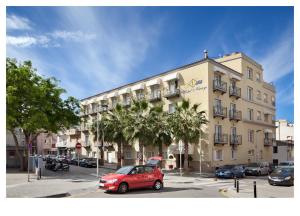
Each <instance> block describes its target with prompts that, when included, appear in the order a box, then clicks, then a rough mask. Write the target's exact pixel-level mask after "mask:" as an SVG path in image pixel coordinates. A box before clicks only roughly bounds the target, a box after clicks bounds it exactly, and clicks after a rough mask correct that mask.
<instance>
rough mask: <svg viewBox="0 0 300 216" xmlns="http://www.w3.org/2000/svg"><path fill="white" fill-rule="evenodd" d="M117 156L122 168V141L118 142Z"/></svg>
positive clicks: (118, 165) (118, 164)
mask: <svg viewBox="0 0 300 216" xmlns="http://www.w3.org/2000/svg"><path fill="white" fill-rule="evenodd" d="M117 155H118V156H117V157H118V163H117V168H120V167H121V166H122V162H121V142H120V143H118V153H117Z"/></svg>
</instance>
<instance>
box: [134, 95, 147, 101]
mask: <svg viewBox="0 0 300 216" xmlns="http://www.w3.org/2000/svg"><path fill="white" fill-rule="evenodd" d="M144 99H145V95H144V94H137V95H136V100H137V101H141V100H144Z"/></svg>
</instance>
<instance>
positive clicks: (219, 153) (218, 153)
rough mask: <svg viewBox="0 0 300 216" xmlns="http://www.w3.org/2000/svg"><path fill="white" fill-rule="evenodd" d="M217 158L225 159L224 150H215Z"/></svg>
mask: <svg viewBox="0 0 300 216" xmlns="http://www.w3.org/2000/svg"><path fill="white" fill-rule="evenodd" d="M215 160H223V154H222V150H215Z"/></svg>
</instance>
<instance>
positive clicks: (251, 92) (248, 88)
mask: <svg viewBox="0 0 300 216" xmlns="http://www.w3.org/2000/svg"><path fill="white" fill-rule="evenodd" d="M247 99H248V100H250V101H252V100H253V88H251V87H249V86H248V87H247Z"/></svg>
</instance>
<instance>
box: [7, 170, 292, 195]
mask: <svg viewBox="0 0 300 216" xmlns="http://www.w3.org/2000/svg"><path fill="white" fill-rule="evenodd" d="M111 172H114V170H110V169H103V168H101V169H99V173H100V176H101V175H105V174H107V173H111ZM254 180H255V181H256V182H257V189H258V197H293V196H294V187H276V186H270V185H269V184H268V182H267V176H261V177H255V176H249V177H247V178H244V179H241V180H240V193H236V192H235V190H234V188H233V183H234V180H233V179H218V180H216V179H214V178H203V177H199V176H198V175H190V176H182V177H181V176H178V175H176V174H172V173H169V174H168V173H166V174H165V178H164V188H163V189H162V190H161V191H154V190H152V189H139V190H133V191H129V192H128V193H126V194H117V193H107V192H105V191H103V190H101V189H98V188H97V183H98V178H97V177H96V168H83V167H78V166H74V165H71V166H70V171H69V172H62V171H59V172H53V171H49V170H43V177H42V180H36V177H35V175H34V174H31V181H30V182H29V183H28V182H27V173H18V172H16V173H9V172H8V173H7V176H6V191H7V197H48V196H56V195H59V194H65V196H66V197H71V198H72V197H73V198H77V197H84V198H225V197H252V194H253V181H254ZM226 191H227V193H226ZM61 197H64V195H61Z"/></svg>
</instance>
